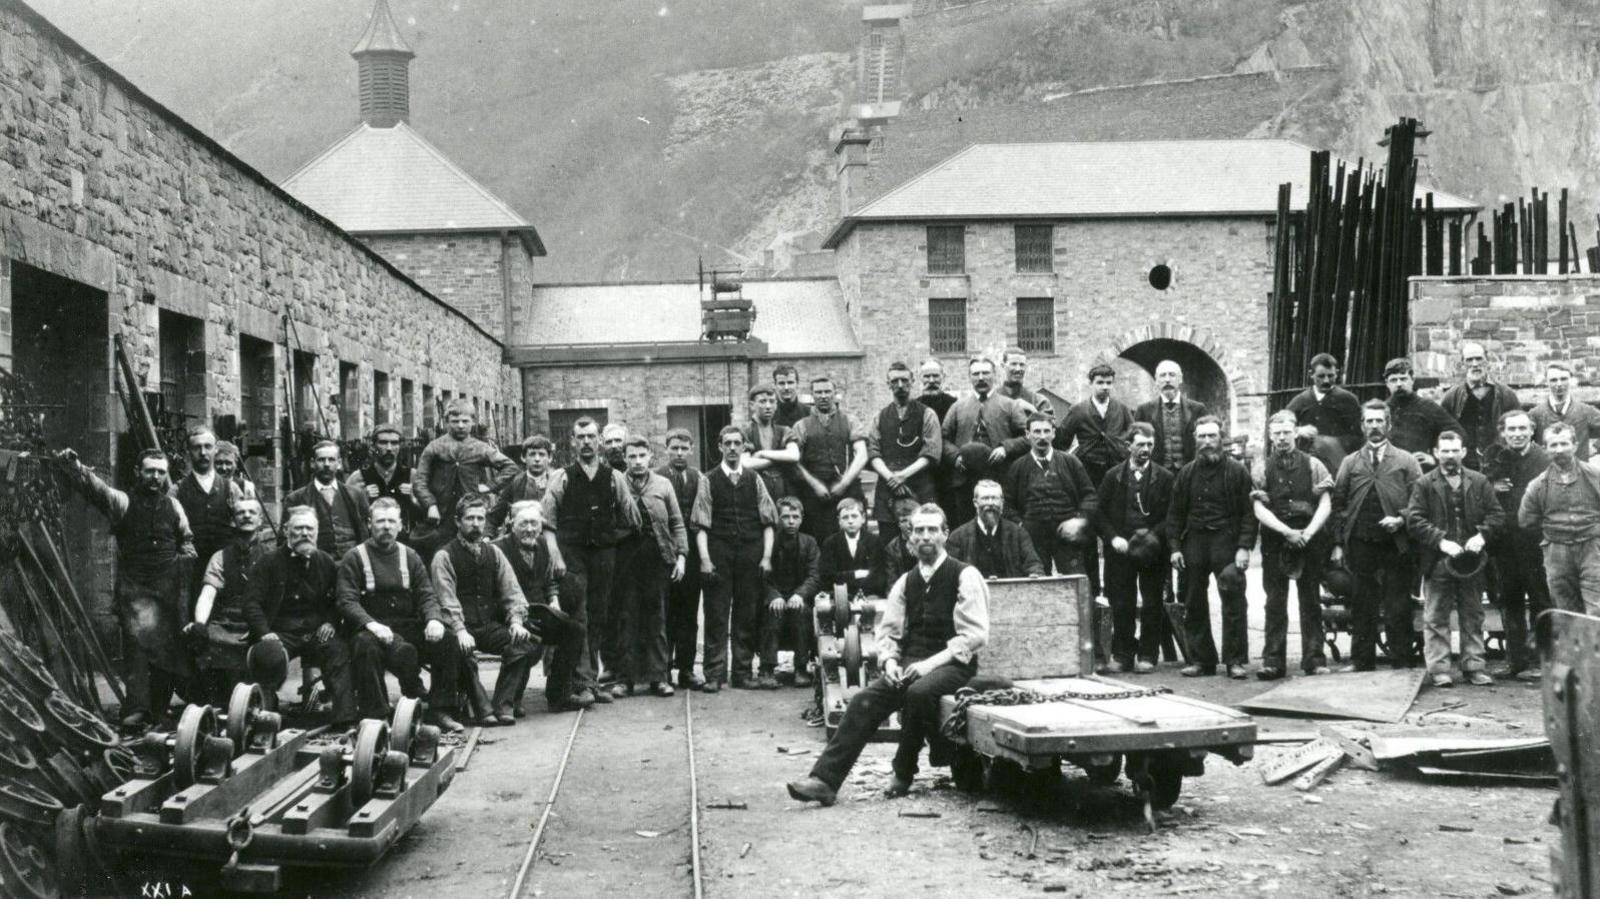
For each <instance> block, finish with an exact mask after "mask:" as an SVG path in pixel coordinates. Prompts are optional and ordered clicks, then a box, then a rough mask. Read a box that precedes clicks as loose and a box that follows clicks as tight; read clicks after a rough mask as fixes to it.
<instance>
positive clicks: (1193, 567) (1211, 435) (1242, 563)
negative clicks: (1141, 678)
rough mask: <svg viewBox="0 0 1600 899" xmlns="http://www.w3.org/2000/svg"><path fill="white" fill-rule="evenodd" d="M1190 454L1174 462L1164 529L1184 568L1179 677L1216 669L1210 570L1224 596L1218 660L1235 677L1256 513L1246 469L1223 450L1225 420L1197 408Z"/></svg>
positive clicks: (1243, 656)
mask: <svg viewBox="0 0 1600 899" xmlns="http://www.w3.org/2000/svg"><path fill="white" fill-rule="evenodd" d="M1194 445H1195V460H1194V461H1193V462H1190V463H1189V464H1188V465H1185V466H1184V467H1183V468H1182V469H1181V470H1179V472H1178V474H1177V477H1176V479H1175V480H1174V481H1173V484H1172V504H1171V507H1170V508H1169V509H1168V512H1167V533H1168V534H1170V535H1171V536H1172V539H1173V542H1174V544H1175V546H1176V547H1177V548H1175V549H1174V550H1173V551H1172V555H1171V556H1170V557H1169V559H1170V561H1171V563H1172V567H1174V568H1177V569H1179V570H1185V569H1187V570H1188V571H1189V577H1188V579H1187V582H1186V587H1187V592H1186V594H1185V596H1184V598H1183V606H1184V616H1183V617H1184V631H1185V633H1186V634H1187V639H1186V643H1187V645H1188V650H1189V652H1188V655H1189V664H1188V665H1186V666H1184V668H1183V669H1182V670H1181V671H1180V672H1179V673H1180V674H1182V675H1183V676H1184V677H1202V676H1207V675H1211V674H1215V673H1216V668H1217V662H1218V657H1217V646H1216V643H1215V642H1213V640H1212V637H1211V600H1210V595H1209V594H1210V587H1211V578H1212V577H1216V579H1217V593H1218V594H1219V595H1220V596H1221V598H1222V657H1221V662H1222V664H1224V665H1226V666H1227V669H1228V676H1229V677H1231V678H1234V679H1235V680H1237V679H1241V678H1243V677H1245V676H1246V674H1248V667H1247V666H1248V664H1249V661H1250V647H1249V637H1250V632H1249V624H1248V621H1247V618H1246V615H1245V595H1244V588H1245V575H1244V572H1245V569H1246V568H1247V567H1249V565H1250V550H1251V549H1253V548H1254V547H1255V544H1256V517H1255V512H1254V510H1253V508H1252V506H1251V501H1250V489H1251V486H1252V485H1251V483H1250V471H1249V469H1247V468H1245V467H1244V465H1242V464H1240V463H1239V461H1238V460H1236V459H1234V458H1232V457H1231V456H1229V455H1227V454H1226V453H1224V452H1223V450H1222V422H1221V421H1219V420H1218V419H1217V418H1216V417H1215V416H1212V415H1202V416H1201V417H1200V418H1199V419H1198V420H1196V421H1195V423H1194Z"/></svg>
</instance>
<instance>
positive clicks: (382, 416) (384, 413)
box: [372, 371, 394, 425]
mask: <svg viewBox="0 0 1600 899" xmlns="http://www.w3.org/2000/svg"><path fill="white" fill-rule="evenodd" d="M391 412H393V409H392V408H391V406H390V405H389V375H388V373H386V372H381V371H374V372H373V373H372V423H373V424H374V425H388V424H394V422H392V421H390V420H389V415H390V413H391Z"/></svg>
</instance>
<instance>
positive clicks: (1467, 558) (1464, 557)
mask: <svg viewBox="0 0 1600 899" xmlns="http://www.w3.org/2000/svg"><path fill="white" fill-rule="evenodd" d="M1488 561H1489V557H1488V556H1487V555H1485V554H1484V553H1481V552H1479V553H1475V552H1472V551H1471V550H1462V551H1461V552H1460V553H1457V554H1456V555H1454V556H1450V557H1447V558H1446V559H1445V560H1444V568H1445V570H1446V571H1448V572H1449V573H1450V575H1451V576H1452V577H1456V578H1460V579H1461V580H1466V579H1467V578H1470V577H1475V576H1476V575H1478V574H1479V573H1480V572H1482V571H1483V566H1484V565H1485V564H1486V563H1487V562H1488Z"/></svg>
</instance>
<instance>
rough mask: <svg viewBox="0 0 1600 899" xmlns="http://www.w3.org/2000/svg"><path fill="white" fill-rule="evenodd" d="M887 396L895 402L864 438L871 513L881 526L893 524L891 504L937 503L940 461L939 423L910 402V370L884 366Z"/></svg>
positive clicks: (900, 364)
mask: <svg viewBox="0 0 1600 899" xmlns="http://www.w3.org/2000/svg"><path fill="white" fill-rule="evenodd" d="M889 393H890V394H891V395H893V397H894V400H893V401H892V402H890V403H889V404H888V405H887V406H884V407H883V409H882V410H881V411H880V412H879V413H878V422H877V427H875V428H873V429H872V430H871V431H869V432H868V433H867V458H868V459H870V460H871V462H870V464H871V465H872V470H873V471H875V472H877V473H878V486H877V488H876V492H875V493H874V494H873V498H872V507H873V511H874V515H875V517H876V518H877V519H878V522H879V523H880V525H888V524H893V523H894V501H895V500H896V499H899V498H905V499H914V500H916V501H917V503H918V504H919V505H920V504H922V503H931V502H933V501H934V500H935V499H936V498H937V495H938V494H937V491H936V490H935V487H934V483H933V472H934V470H935V469H937V468H938V466H939V460H940V459H941V458H942V457H943V455H944V443H943V441H944V437H943V435H942V434H941V433H940V430H939V418H938V416H936V415H935V414H934V412H933V410H932V409H929V408H928V407H927V406H924V405H923V404H922V402H921V401H920V400H914V399H912V398H911V367H910V366H908V365H906V364H905V363H904V362H895V363H892V364H890V366H889Z"/></svg>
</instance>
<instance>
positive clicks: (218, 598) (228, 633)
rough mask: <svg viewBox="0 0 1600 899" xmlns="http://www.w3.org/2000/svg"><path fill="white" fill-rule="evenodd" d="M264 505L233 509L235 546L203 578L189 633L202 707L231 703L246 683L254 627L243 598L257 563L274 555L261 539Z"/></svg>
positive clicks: (241, 503) (238, 502) (241, 504)
mask: <svg viewBox="0 0 1600 899" xmlns="http://www.w3.org/2000/svg"><path fill="white" fill-rule="evenodd" d="M264 517H265V516H264V514H263V511H262V508H261V503H260V501H258V500H255V499H249V498H243V497H241V498H238V499H235V500H234V503H233V540H232V541H231V542H229V543H228V544H227V545H226V546H224V547H223V548H222V549H219V550H217V551H216V552H214V553H212V554H211V558H210V559H208V560H207V562H206V567H205V571H204V573H203V574H202V575H201V577H200V583H201V587H200V595H199V596H198V597H197V598H196V600H195V604H194V620H193V621H191V622H189V623H188V624H186V625H184V628H183V630H184V633H185V634H187V635H189V636H190V639H191V640H192V641H194V644H195V645H196V649H197V653H198V658H196V660H195V667H196V669H198V670H197V679H198V681H199V683H198V684H197V686H198V688H199V689H198V690H197V691H193V692H194V693H195V696H196V698H197V699H198V700H199V701H203V702H210V703H213V704H216V705H221V704H223V703H226V702H227V701H228V700H227V698H228V695H229V694H230V693H231V692H232V691H233V685H234V684H236V683H239V682H240V681H242V680H244V674H245V650H246V648H247V647H248V645H249V636H250V627H249V624H248V623H247V622H246V621H245V617H244V594H245V590H246V588H247V587H248V585H249V583H250V578H251V572H252V570H253V569H254V568H255V564H256V562H258V561H260V560H261V558H262V557H263V556H265V555H266V554H267V552H268V551H269V550H271V549H272V546H271V544H270V543H268V542H266V541H264V540H258V539H256V538H257V536H258V534H257V532H258V531H259V530H260V528H261V522H262V519H263V518H264Z"/></svg>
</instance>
